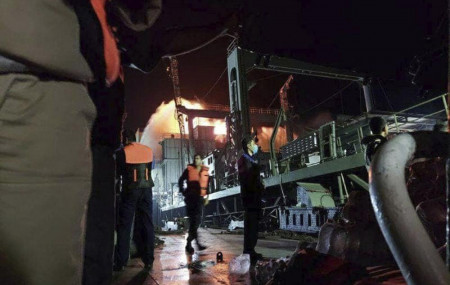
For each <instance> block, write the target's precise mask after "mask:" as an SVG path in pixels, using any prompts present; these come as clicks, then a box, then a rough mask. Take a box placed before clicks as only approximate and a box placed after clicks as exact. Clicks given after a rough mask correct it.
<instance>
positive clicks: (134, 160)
mask: <svg viewBox="0 0 450 285" xmlns="http://www.w3.org/2000/svg"><path fill="white" fill-rule="evenodd" d="M123 150H124V152H125V163H126V173H127V175H126V177H125V180H126V184H127V187H128V188H148V187H153V186H154V185H153V180H152V177H151V163H152V161H153V152H152V149H151V148H149V147H148V146H145V145H143V144H140V143H131V144H129V145H126V146H125V147H124V148H123Z"/></svg>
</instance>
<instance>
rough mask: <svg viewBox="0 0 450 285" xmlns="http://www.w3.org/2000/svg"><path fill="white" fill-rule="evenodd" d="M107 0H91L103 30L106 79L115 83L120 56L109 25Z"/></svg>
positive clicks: (118, 71) (110, 82) (118, 70)
mask: <svg viewBox="0 0 450 285" xmlns="http://www.w3.org/2000/svg"><path fill="white" fill-rule="evenodd" d="M106 2H107V0H91V5H92V8H94V11H95V14H97V18H98V20H99V21H100V25H101V26H102V32H103V50H104V54H105V64H106V81H107V82H108V84H113V83H114V81H116V79H117V78H118V77H119V74H120V56H119V49H118V48H117V43H116V39H115V37H114V35H113V33H112V31H111V28H110V26H109V25H108V21H107V16H106V11H105V5H106Z"/></svg>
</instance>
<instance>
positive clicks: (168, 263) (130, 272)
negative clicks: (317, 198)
mask: <svg viewBox="0 0 450 285" xmlns="http://www.w3.org/2000/svg"><path fill="white" fill-rule="evenodd" d="M220 232H221V231H220V230H212V229H207V230H205V229H201V230H199V235H200V239H201V241H202V242H203V243H204V244H206V245H207V246H208V249H206V250H204V251H202V252H198V253H197V252H196V253H194V254H193V255H192V256H191V255H188V254H186V253H185V251H184V247H185V245H186V236H185V235H167V236H161V237H160V238H162V239H163V240H164V241H165V243H164V246H163V247H161V248H158V249H156V250H155V262H154V264H153V270H152V271H151V272H150V273H146V272H144V271H142V269H143V266H144V265H143V264H142V262H141V261H140V260H139V259H132V260H130V261H129V263H128V266H127V267H126V269H125V271H123V272H120V273H118V274H116V275H115V277H114V282H113V285H124V284H130V285H140V284H145V285H150V284H151V285H153V284H167V285H184V284H196V285H197V284H199V285H200V284H205V285H206V284H224V285H226V284H242V285H244V284H252V277H251V274H246V275H233V274H229V271H228V262H229V261H230V260H231V259H232V258H233V257H235V256H238V255H239V254H241V253H242V244H243V236H242V235H229V234H221V233H220ZM194 244H195V243H193V246H194V248H195V245H194ZM296 246H297V242H296V241H294V240H265V239H260V240H259V241H258V246H257V247H256V250H257V251H258V252H261V253H262V254H263V255H265V256H267V257H273V258H279V257H283V256H286V255H290V254H292V252H293V251H294V250H295V248H296ZM219 251H221V252H222V253H223V260H224V262H223V263H216V254H217V252H219ZM189 265H190V266H189Z"/></svg>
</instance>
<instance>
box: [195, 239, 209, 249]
mask: <svg viewBox="0 0 450 285" xmlns="http://www.w3.org/2000/svg"><path fill="white" fill-rule="evenodd" d="M197 247H198V250H205V249H207V248H208V247H206V246H204V245H202V244H201V243H199V242H198V241H197Z"/></svg>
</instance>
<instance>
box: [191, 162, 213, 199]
mask: <svg viewBox="0 0 450 285" xmlns="http://www.w3.org/2000/svg"><path fill="white" fill-rule="evenodd" d="M187 170H188V181H189V182H194V181H198V183H199V184H200V196H202V197H203V196H206V194H208V181H209V173H208V170H209V167H208V166H205V165H202V167H201V169H200V172H199V171H198V170H197V167H195V166H192V165H188V167H187Z"/></svg>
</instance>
